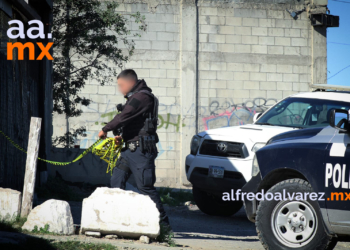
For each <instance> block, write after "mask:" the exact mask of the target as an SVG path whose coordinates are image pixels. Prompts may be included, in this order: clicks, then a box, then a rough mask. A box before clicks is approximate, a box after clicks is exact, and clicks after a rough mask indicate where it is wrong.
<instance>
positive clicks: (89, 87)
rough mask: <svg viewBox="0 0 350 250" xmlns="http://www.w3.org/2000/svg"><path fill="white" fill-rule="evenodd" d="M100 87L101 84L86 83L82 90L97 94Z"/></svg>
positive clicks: (86, 92)
mask: <svg viewBox="0 0 350 250" xmlns="http://www.w3.org/2000/svg"><path fill="white" fill-rule="evenodd" d="M98 87H99V86H97V85H90V84H85V86H84V88H82V89H81V91H80V92H81V93H82V94H97V92H98Z"/></svg>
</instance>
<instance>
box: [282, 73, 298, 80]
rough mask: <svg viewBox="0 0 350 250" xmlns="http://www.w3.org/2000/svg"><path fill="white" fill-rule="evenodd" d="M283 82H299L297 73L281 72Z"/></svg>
mask: <svg viewBox="0 0 350 250" xmlns="http://www.w3.org/2000/svg"><path fill="white" fill-rule="evenodd" d="M283 81H284V82H299V74H283Z"/></svg>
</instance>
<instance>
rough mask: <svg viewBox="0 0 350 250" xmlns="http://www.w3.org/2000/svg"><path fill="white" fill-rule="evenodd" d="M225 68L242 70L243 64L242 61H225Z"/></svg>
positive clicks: (236, 70)
mask: <svg viewBox="0 0 350 250" xmlns="http://www.w3.org/2000/svg"><path fill="white" fill-rule="evenodd" d="M226 66H227V70H232V71H234V72H239V71H240V72H242V71H243V64H242V63H227V65H226Z"/></svg>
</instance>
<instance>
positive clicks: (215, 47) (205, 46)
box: [199, 43, 218, 52]
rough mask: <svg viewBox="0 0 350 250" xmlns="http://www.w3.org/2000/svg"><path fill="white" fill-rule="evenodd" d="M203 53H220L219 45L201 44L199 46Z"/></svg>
mask: <svg viewBox="0 0 350 250" xmlns="http://www.w3.org/2000/svg"><path fill="white" fill-rule="evenodd" d="M199 48H200V50H201V51H207V52H216V51H218V45H217V44H216V43H201V44H200V45H199Z"/></svg>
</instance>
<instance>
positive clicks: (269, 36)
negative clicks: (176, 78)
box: [199, 2, 312, 130]
mask: <svg viewBox="0 0 350 250" xmlns="http://www.w3.org/2000/svg"><path fill="white" fill-rule="evenodd" d="M225 7H226V8H218V7H217V6H215V5H214V6H213V3H212V2H209V3H206V4H205V3H203V4H202V5H201V6H200V7H199V97H200V98H199V106H200V107H201V108H200V114H199V116H200V120H201V122H200V123H199V126H200V129H201V130H203V129H210V128H216V127H222V126H235V125H241V124H246V123H251V122H252V119H253V116H254V114H255V113H256V112H261V111H264V110H266V109H267V108H268V107H270V106H271V105H273V104H275V103H276V101H278V100H281V99H282V98H285V97H287V96H289V95H291V94H293V93H297V92H300V91H308V90H309V84H310V80H311V79H310V76H311V75H310V68H311V35H310V34H311V29H312V27H311V24H310V21H309V20H308V17H307V13H306V12H303V13H301V15H299V16H298V19H297V20H294V19H293V18H292V17H291V16H290V14H289V13H288V12H287V11H286V6H285V5H283V4H282V5H277V4H268V3H267V4H251V3H247V4H234V5H231V6H225ZM293 8H294V9H302V8H303V5H295V6H293Z"/></svg>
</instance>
